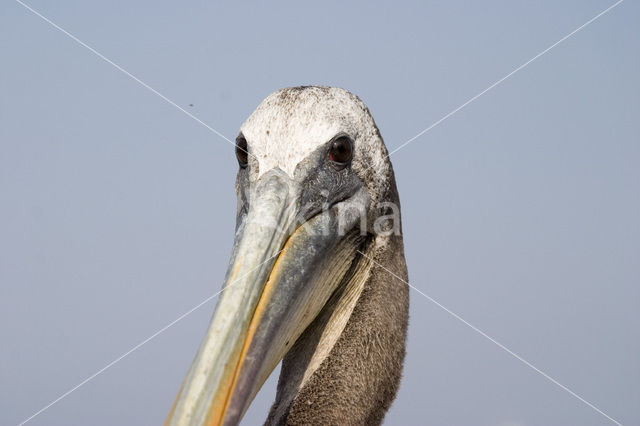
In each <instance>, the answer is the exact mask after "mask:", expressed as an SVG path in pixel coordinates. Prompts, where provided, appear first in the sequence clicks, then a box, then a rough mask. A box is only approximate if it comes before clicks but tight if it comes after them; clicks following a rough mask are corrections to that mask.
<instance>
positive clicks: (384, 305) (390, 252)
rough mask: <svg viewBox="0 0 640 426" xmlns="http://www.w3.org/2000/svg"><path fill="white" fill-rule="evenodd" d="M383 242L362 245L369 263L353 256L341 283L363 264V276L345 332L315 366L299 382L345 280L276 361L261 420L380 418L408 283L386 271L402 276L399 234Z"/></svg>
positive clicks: (402, 331)
mask: <svg viewBox="0 0 640 426" xmlns="http://www.w3.org/2000/svg"><path fill="white" fill-rule="evenodd" d="M392 193H393V195H394V197H390V198H395V199H396V200H397V193H395V183H394V184H393V187H392ZM396 200H392V201H396ZM378 238H381V237H378ZM387 239H388V242H387V243H386V244H376V241H375V240H373V237H371V238H370V240H369V244H367V246H366V248H364V249H363V252H364V253H365V254H366V256H367V257H370V258H372V259H373V260H375V262H371V261H368V259H367V258H366V257H363V258H360V259H356V261H354V266H353V267H352V271H350V273H348V274H347V278H345V281H348V280H349V276H350V274H351V276H353V274H354V273H355V272H354V271H353V269H354V268H356V267H357V266H356V265H357V264H362V263H363V262H366V264H367V267H368V276H367V278H366V281H365V282H364V286H363V287H362V290H361V293H360V295H359V298H358V299H357V302H356V303H355V307H354V308H353V311H352V313H351V315H350V317H349V319H348V321H347V323H346V325H345V326H344V330H343V331H342V333H341V334H340V336H339V337H338V338H337V340H336V342H335V344H334V345H333V347H332V348H331V349H330V351H329V353H328V355H327V356H326V357H325V358H324V359H323V360H322V362H321V363H320V365H319V366H318V367H317V368H316V369H315V371H313V373H312V374H311V375H310V376H308V377H307V378H306V380H304V381H303V379H304V375H305V371H307V369H308V367H309V364H310V362H311V360H312V358H313V355H314V353H315V352H316V351H317V349H318V346H319V344H320V343H321V339H322V334H323V330H325V328H326V327H327V324H328V323H329V321H330V318H331V317H332V314H333V313H334V311H335V309H336V306H338V305H340V303H339V302H338V301H339V300H340V298H343V297H345V291H346V290H345V285H343V286H341V288H340V289H339V290H338V291H336V293H335V294H334V295H333V296H332V300H331V301H330V302H329V303H327V306H326V307H325V308H324V309H323V311H322V312H321V313H320V314H319V315H318V317H317V318H316V319H315V320H314V322H313V323H312V324H311V325H310V326H309V327H308V328H307V330H306V331H305V332H304V333H303V334H302V336H300V338H299V339H298V340H297V341H296V343H295V344H294V346H293V347H292V348H291V350H290V351H289V352H288V353H287V355H286V356H285V358H284V359H283V361H282V370H281V373H280V379H279V382H278V390H277V395H276V401H275V402H274V404H273V406H272V407H271V411H270V413H269V417H268V418H267V421H266V424H267V425H282V424H287V425H298V424H304V425H313V424H367V425H369V424H380V423H381V422H382V420H383V418H384V415H385V413H386V411H387V410H388V409H389V407H390V405H391V403H392V402H393V399H394V398H395V395H396V392H397V390H398V386H399V383H400V378H401V375H402V365H403V361H404V355H405V343H406V333H407V322H408V310H409V289H408V286H407V285H406V284H404V283H402V282H400V281H399V280H398V279H396V278H394V277H393V276H392V275H391V274H390V273H389V271H390V272H392V273H393V274H395V275H397V276H398V277H401V278H402V279H404V280H407V279H408V277H407V269H406V264H405V259H404V249H403V242H402V236H391V237H387ZM379 265H383V266H384V268H386V269H388V270H389V271H385V270H384V268H381V267H380V266H379Z"/></svg>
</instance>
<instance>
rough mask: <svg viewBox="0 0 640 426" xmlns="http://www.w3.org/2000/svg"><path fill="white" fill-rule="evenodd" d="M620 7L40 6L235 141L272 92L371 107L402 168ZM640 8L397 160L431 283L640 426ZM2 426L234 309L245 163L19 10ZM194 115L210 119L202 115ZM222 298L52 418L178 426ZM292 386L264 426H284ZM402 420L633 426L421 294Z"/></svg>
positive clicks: (8, 167) (423, 270)
mask: <svg viewBox="0 0 640 426" xmlns="http://www.w3.org/2000/svg"><path fill="white" fill-rule="evenodd" d="M612 3H613V2H612V1H601V0H597V1H595V0H594V1H584V0H582V1H563V2H557V1H553V2H552V1H544V2H533V1H527V2H522V1H519V2H514V1H506V0H505V1H487V2H466V1H452V0H447V1H441V2H428V3H417V2H407V3H393V4H392V3H390V2H389V3H388V4H386V5H373V4H371V3H370V2H361V3H357V4H356V3H354V4H343V3H340V2H326V1H325V2H322V4H321V5H316V6H310V5H304V6H303V5H300V4H299V3H297V2H293V1H291V2H286V3H279V4H277V5H267V4H260V5H258V4H255V5H250V6H249V5H238V4H232V3H231V2H228V3H225V4H220V5H212V4H209V2H204V1H198V2H158V1H146V2H131V1H110V2H101V3H99V4H98V3H96V2H86V1H64V2H62V1H57V2H45V1H42V0H38V1H35V0H34V1H32V2H30V4H31V5H32V6H33V7H35V8H36V9H39V10H40V11H41V12H42V13H43V14H44V15H45V16H47V17H49V18H50V19H52V20H53V21H54V22H56V23H58V24H59V25H61V26H62V27H64V28H65V29H67V30H68V31H70V32H71V33H73V34H74V35H76V36H77V37H79V38H80V39H82V40H83V41H85V42H86V43H88V44H90V45H91V46H93V47H94V48H96V49H97V50H98V51H100V52H102V53H103V54H104V55H106V56H107V57H109V58H111V59H112V60H113V61H115V62H117V63H118V64H120V65H122V66H123V67H124V68H126V69H127V70H129V71H130V72H132V73H133V74H135V75H136V76H138V77H139V78H140V79H142V80H144V81H145V82H146V83H148V84H149V85H151V86H152V87H154V88H156V89H157V90H159V91H160V92H162V93H163V94H165V95H166V96H168V97H169V98H171V99H173V100H174V101H175V102H177V103H178V104H180V105H181V106H184V107H185V108H187V109H188V110H189V111H190V112H192V113H193V114H194V115H196V116H198V117H199V118H201V119H202V120H204V121H206V122H207V123H209V124H210V125H212V126H213V127H215V128H216V129H218V130H219V131H220V132H222V133H223V134H225V135H227V136H228V137H230V138H234V137H235V135H236V132H237V129H238V127H239V126H240V124H241V123H242V121H243V120H244V119H245V118H246V117H247V116H248V115H249V114H250V113H251V111H252V110H253V109H254V108H255V106H256V105H257V104H258V103H259V102H260V101H261V100H262V99H263V98H264V97H265V96H266V95H267V94H269V93H270V92H272V91H274V90H276V89H278V88H280V87H283V86H290V85H298V84H326V85H337V86H342V87H345V88H348V89H349V90H351V91H353V92H354V93H356V94H358V95H359V96H361V97H362V99H363V100H364V101H365V102H366V103H367V105H368V106H369V107H370V109H371V111H372V113H373V115H374V117H375V119H376V120H377V123H378V125H379V127H380V130H381V132H382V134H383V136H384V137H385V140H386V143H387V145H388V146H389V147H390V148H391V149H393V148H394V147H397V146H399V145H400V144H401V143H403V142H404V141H406V140H407V139H409V138H410V137H412V136H413V135H415V134H416V133H418V132H419V131H420V130H422V129H424V128H425V127H427V126H428V125H430V124H431V123H433V122H434V121H436V120H438V119H439V118H441V117H442V116H443V115H445V114H446V113H448V112H449V111H451V110H452V109H454V108H455V107H457V106H458V105H460V104H462V103H463V102H465V101H466V100H467V99H469V98H470V97H472V96H473V95H475V94H476V93H478V92H480V91H481V90H483V89H484V88H486V87H487V86H489V85H490V84H491V83H493V82H494V81H496V80H498V79H499V78H500V77H502V76H504V75H505V74H507V73H508V72H510V71H511V70H512V69H514V68H515V67H516V66H518V65H520V64H521V63H523V62H525V61H526V60H528V59H530V58H531V57H533V56H534V55H536V54H537V53H538V52H540V51H541V50H543V49H545V48H546V47H548V46H549V45H551V44H552V43H554V42H555V41H557V40H558V39H560V38H561V37H563V36H565V35H566V34H567V33H569V32H570V31H572V30H573V29H575V28H576V27H578V26H580V25H581V24H582V23H584V22H585V21H587V20H588V19H590V18H592V17H593V16H595V15H596V14H597V13H599V12H600V11H601V10H603V9H605V8H606V7H608V6H609V5H611V4H612ZM638 22H640V6H639V5H638V4H637V2H634V1H631V0H627V1H626V2H624V3H622V4H621V5H620V6H618V7H617V8H615V9H614V10H613V11H611V12H610V13H609V14H607V15H605V16H603V17H602V18H601V19H600V20H598V21H596V22H595V23H594V24H592V25H591V26H589V27H587V28H586V29H585V30H583V31H581V32H580V33H578V34H577V35H575V36H574V37H572V38H571V39H569V40H567V41H566V42H565V43H563V44H561V45H560V46H558V47H557V48H556V49H554V50H552V51H551V52H549V53H548V54H546V55H545V56H543V57H542V58H540V59H539V60H538V61H536V62H534V63H533V64H531V65H530V66H528V67H527V68H525V69H524V70H522V71H521V72H519V73H518V74H516V75H515V76H513V77H512V78H510V79H509V80H507V81H505V82H504V83H503V84H501V85H500V86H498V87H496V88H495V89H493V90H492V91H490V92H489V93H487V94H486V95H484V96H483V97H481V98H480V99H478V100H477V101H475V102H474V103H472V104H471V105H469V106H468V107H467V108H465V109H463V110H462V111H460V112H459V113H457V114H455V115H454V116H452V117H451V118H450V119H448V120H447V121H445V122H443V123H442V124H440V125H439V126H437V127H436V128H434V129H433V130H432V131H430V132H428V133H427V134H425V135H424V136H422V137H421V138H420V139H418V140H416V141H415V142H413V143H412V144H410V145H409V146H407V147H406V148H404V149H403V150H401V151H399V152H398V153H397V154H394V155H393V157H392V160H393V163H394V166H395V170H396V175H397V180H398V185H399V189H400V195H401V200H402V207H403V210H402V212H403V216H404V218H403V219H404V229H405V243H406V256H407V262H408V265H409V275H410V279H411V282H412V284H413V285H415V286H416V287H418V288H420V289H421V290H422V291H424V292H426V293H427V294H429V295H431V296H432V297H434V298H435V299H436V300H438V301H439V302H441V303H442V304H444V305H446V306H447V307H449V308H450V309H452V310H453V311H455V312H457V313H459V314H460V315H461V316H462V317H464V318H465V319H467V320H468V321H470V322H471V323H473V324H474V325H476V326H477V327H479V328H480V329H482V330H484V331H485V332H487V333H488V334H490V335H491V336H493V337H495V338H496V339H498V340H499V341H500V342H502V343H503V344H504V345H506V346H507V347H509V348H511V349H512V350H514V351H515V352H517V353H519V354H521V355H522V356H523V357H524V358H526V359H527V360H529V361H530V362H532V363H533V364H535V365H536V366H538V367H539V368H541V369H542V370H544V371H546V372H548V373H549V374H550V375H551V376H553V377H554V378H556V379H557V380H559V381H560V382H561V383H563V384H565V385H566V386H568V387H569V388H571V389H573V390H574V391H575V392H577V393H579V394H580V395H582V396H583V397H584V398H586V399H587V400H589V401H590V402H592V403H593V404H595V405H596V406H598V407H599V408H601V409H602V410H604V411H605V412H607V413H608V414H609V415H611V416H612V417H614V418H616V419H618V420H619V421H620V422H622V423H623V424H629V425H631V424H640V408H639V406H638V402H639V401H640V385H639V384H638V383H639V382H640V367H639V365H638V359H640V340H639V339H638V337H639V331H640V315H639V313H638V308H639V305H640V291H639V289H638V285H639V284H640V273H639V272H640V271H639V265H638V255H639V253H640V199H639V196H638V195H639V193H638V184H639V183H640V167H639V164H640V137H639V135H640V132H639V130H640V124H639V116H640V108H639V106H640V90H639V85H638V83H639V77H638V76H640V61H639V52H640V49H639V48H640V33H639V31H638V30H639V28H638ZM0 47H1V50H0V52H1V57H2V59H1V61H2V66H1V67H0V85H1V86H0V89H1V91H0V120H1V121H0V197H1V198H0V284H1V285H0V291H1V293H0V324H1V325H0V342H1V343H0V346H1V348H2V349H0V424H3V425H4V424H7V425H11V424H16V423H18V422H20V421H22V420H24V419H25V418H27V417H28V416H30V415H31V414H33V413H34V412H35V411H37V410H39V409H40V408H42V407H43V406H44V405H46V404H47V403H49V402H50V401H51V400H53V399H55V398H57V397H58V396H59V395H60V394H62V393H63V392H65V391H67V390H68V389H70V388H71V387H73V386H74V385H76V384H77V383H79V382H80V381H82V380H83V379H85V378H86V377H87V376H89V375H91V374H92V373H94V372H95V371H97V370H98V369H100V368H102V367H103V366H105V365H106V364H107V363H109V362H111V361H112V360H114V359H115V358H117V357H118V356H120V355H121V354H122V353H124V352H125V351H127V350H129V349H130V348H131V347H133V346H134V345H136V344H138V343H139V342H141V341H142V340H143V339H145V338H147V337H148V336H149V335H151V334H152V333H154V332H155V331H157V330H158V329H160V328H161V327H163V326H165V325H166V324H168V323H169V322H171V321H173V320H174V319H175V318H177V317H178V316H179V315H181V314H182V313H184V312H186V311H188V310H189V309H190V308H191V307H193V306H194V305H196V304H198V303H200V302H201V301H202V300H203V299H204V298H206V297H208V296H209V295H211V294H213V293H214V292H215V291H217V290H218V289H219V288H220V286H221V284H222V279H223V276H224V271H225V267H226V263H227V260H228V255H229V250H230V247H231V242H232V236H233V226H234V209H235V194H234V191H233V182H234V177H235V172H236V167H237V165H236V160H235V158H234V154H233V148H232V146H230V145H229V144H228V143H227V142H225V141H224V140H223V139H221V138H220V137H218V136H216V135H215V134H213V133H211V132H210V131H209V130H207V129H206V128H205V127H203V126H202V125H200V124H198V123H197V122H195V121H194V120H192V119H191V118H189V117H188V116H186V115H185V114H183V113H182V112H180V111H179V110H177V109H176V108H174V107H173V106H171V105H169V104H167V103H166V102H165V101H163V100H162V99H160V98H159V97H157V96H156V95H154V94H153V93H151V92H149V91H148V90H146V89H145V88H143V87H141V86H140V85H139V84H138V83H136V82H134V81H132V80H131V79H130V78H129V77H127V76H125V75H124V74H122V73H120V72H119V71H117V70H116V69H115V68H114V67H112V66H111V65H109V64H107V63H105V62H104V61H102V60H101V59H99V58H98V57H96V56H95V55H94V54H92V53H91V52H89V51H88V50H87V49H85V48H83V47H81V46H79V45H78V44H76V43H75V42H74V41H72V40H71V39H69V38H68V37H67V36H65V35H64V34H62V33H60V32H59V31H57V30H55V29H54V28H53V27H51V26H50V25H48V24H47V23H45V22H44V21H42V20H41V19H40V18H38V17H36V16H34V15H33V14H31V13H30V12H29V11H27V10H26V9H24V8H23V7H22V6H20V5H19V4H18V3H16V2H13V1H11V0H7V1H3V2H2V3H1V4H0ZM189 104H193V107H189V106H188V105H189ZM214 304H215V302H213V301H212V302H210V303H208V304H206V305H205V306H203V307H202V308H200V309H199V310H197V311H196V312H194V313H193V314H192V315H190V316H188V317H186V318H185V319H184V320H182V321H181V322H179V323H178V324H176V325H175V326H174V327H172V328H170V329H169V330H167V331H166V332H164V333H162V334H160V335H159V336H158V337H157V338H155V339H154V340H152V341H150V342H149V343H148V344H146V345H144V346H143V347H141V348H140V349H139V350H137V351H135V352H134V353H132V354H131V355H130V356H128V357H126V358H125V359H123V360H122V361H121V362H119V363H117V364H115V365H114V366H113V367H112V368H110V369H109V370H107V371H105V372H104V373H103V374H101V375H99V376H98V377H96V378H95V379H94V380H92V381H91V382H89V383H87V384H86V385H85V386H83V387H81V388H80V389H78V390H77V391H76V392H74V393H72V394H71V395H69V396H68V397H67V398H65V399H64V400H62V401H60V402H59V403H57V404H56V405H54V406H53V407H52V408H50V409H49V410H47V411H45V412H44V413H42V414H41V415H40V416H38V417H37V418H35V419H34V420H33V421H32V422H31V423H30V424H33V425H89V424H90V425H113V424H139V425H147V424H148V425H154V424H161V422H162V421H163V419H164V417H165V415H166V413H167V411H168V409H169V407H170V405H171V402H172V400H173V398H174V396H175V394H176V392H177V390H178V387H179V385H180V382H181V380H182V378H183V376H184V374H185V372H186V370H187V368H188V366H189V364H190V362H191V360H192V357H193V355H194V353H195V351H196V348H197V346H198V343H199V341H200V339H201V337H202V335H203V333H204V330H205V328H206V326H207V324H208V321H209V318H210V316H211V313H212V310H213V307H214ZM276 377H277V372H276V373H274V375H272V377H271V378H270V379H269V381H268V382H267V383H266V385H265V388H264V389H263V391H262V392H261V393H260V394H259V396H258V397H257V399H256V400H255V401H254V404H253V405H252V407H251V409H250V411H249V412H248V413H247V415H246V417H245V424H258V423H259V422H261V421H262V420H263V419H264V418H265V415H266V413H267V410H268V407H269V405H270V403H271V401H272V398H273V395H274V387H275V383H276ZM386 424H389V425H401V424H438V425H470V424H475V425H503V426H506V425H569V424H571V425H577V424H580V425H603V424H610V423H609V421H608V420H607V419H606V418H604V417H603V416H601V415H600V414H598V413H597V412H596V411H594V410H592V409H591V408H589V407H588V406H586V405H585V404H583V403H582V402H580V401H579V400H577V399H576V398H574V397H573V396H571V395H569V394H568V393H567V392H565V391H563V390H562V389H560V388H559V387H557V386H556V385H554V384H552V383H550V382H549V381H547V380H546V379H545V378H543V377H542V376H540V375H539V374H537V373H536V372H534V371H533V370H531V369H530V368H528V367H527V366H525V365H523V364H522V363H521V362H519V361H517V360H516V359H514V358H513V357H511V356H510V355H508V354H507V353H506V352H504V351H503V350H502V349H500V348H499V347H497V346H496V345H494V344H493V343H491V342H490V341H488V340H486V339H485V338H484V337H482V336H480V335H479V334H478V333H476V332H475V331H473V330H471V329H470V328H468V327H467V326H465V325H464V324H462V323H461V322H459V321H458V320H456V319H455V318H453V317H452V316H450V315H449V314H447V313H446V312H444V311H443V310H442V309H440V308H439V307H437V306H436V305H434V304H433V303H431V302H430V301H428V300H427V299H425V298H423V297H422V296H420V295H419V294H418V293H416V292H412V300H411V325H410V332H409V344H408V356H407V360H406V366H405V375H404V380H403V383H402V387H401V390H400V393H399V394H398V397H397V400H396V402H395V404H394V405H393V407H392V409H391V411H390V412H389V414H388V416H387V419H386Z"/></svg>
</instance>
